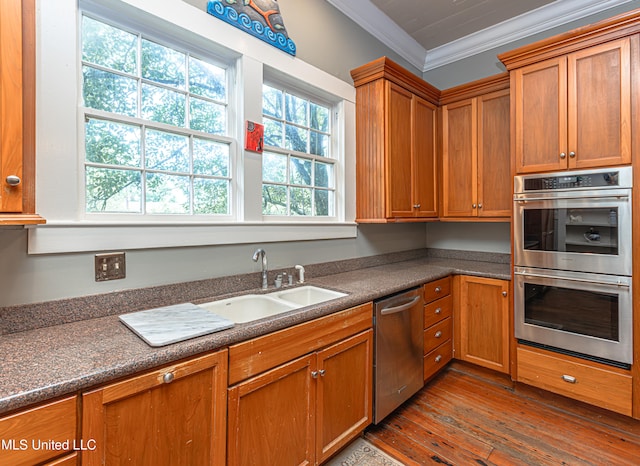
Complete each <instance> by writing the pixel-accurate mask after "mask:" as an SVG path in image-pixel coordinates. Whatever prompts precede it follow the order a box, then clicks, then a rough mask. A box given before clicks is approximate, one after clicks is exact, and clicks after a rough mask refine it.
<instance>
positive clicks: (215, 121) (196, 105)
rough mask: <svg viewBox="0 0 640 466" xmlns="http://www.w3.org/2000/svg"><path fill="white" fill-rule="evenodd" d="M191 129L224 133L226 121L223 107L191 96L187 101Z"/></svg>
mask: <svg viewBox="0 0 640 466" xmlns="http://www.w3.org/2000/svg"><path fill="white" fill-rule="evenodd" d="M189 112H190V120H191V122H190V124H189V127H190V128H191V129H195V130H197V131H204V132H205V133H211V134H225V133H226V132H227V131H226V127H227V122H226V113H225V107H224V106H223V105H218V104H214V103H211V102H207V101H205V100H200V99H196V98H195V97H192V98H191V100H190V101H189Z"/></svg>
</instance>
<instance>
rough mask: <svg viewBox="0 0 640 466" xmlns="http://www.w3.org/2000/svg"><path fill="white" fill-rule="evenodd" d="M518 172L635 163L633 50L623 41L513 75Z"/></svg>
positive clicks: (592, 48) (518, 71) (525, 69)
mask: <svg viewBox="0 0 640 466" xmlns="http://www.w3.org/2000/svg"><path fill="white" fill-rule="evenodd" d="M512 87H513V89H514V92H515V98H514V118H515V156H516V171H517V172H518V173H535V172H544V171H552V170H564V169H567V168H569V169H579V168H590V167H601V166H610V165H621V164H628V163H631V132H632V128H631V126H632V125H631V52H630V39H629V38H628V37H627V38H623V39H619V40H616V41H611V42H606V43H604V44H601V45H597V46H592V47H589V48H585V49H583V50H579V51H576V52H573V53H570V54H567V55H562V56H559V57H555V58H551V59H548V60H544V61H541V62H539V63H534V64H531V65H528V66H525V67H522V68H518V69H515V70H514V71H513V72H512Z"/></svg>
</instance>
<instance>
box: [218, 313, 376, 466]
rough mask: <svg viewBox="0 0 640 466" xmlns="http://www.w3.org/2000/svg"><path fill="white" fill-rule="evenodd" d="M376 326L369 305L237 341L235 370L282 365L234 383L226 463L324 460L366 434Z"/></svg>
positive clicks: (232, 361)
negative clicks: (252, 338)
mask: <svg viewBox="0 0 640 466" xmlns="http://www.w3.org/2000/svg"><path fill="white" fill-rule="evenodd" d="M371 325H372V307H371V304H367V305H365V306H360V307H358V308H353V309H350V310H347V311H343V312H340V313H336V314H332V315H331V316H327V317H325V318H321V319H317V320H315V321H312V322H309V323H304V324H301V325H298V326H295V327H291V328H288V329H285V330H283V331H280V332H275V333H273V334H270V335H266V336H264V337H259V338H257V339H254V340H250V341H248V342H243V343H240V344H238V345H236V346H232V347H231V348H230V368H237V367H244V368H245V370H244V373H245V374H252V373H253V372H260V371H261V369H256V368H257V367H262V365H263V363H264V365H268V364H269V362H268V361H273V362H276V361H277V365H275V366H272V367H270V368H268V369H267V370H266V371H264V372H260V373H259V374H257V375H255V376H252V377H249V378H246V380H241V381H240V382H239V383H237V384H235V385H233V386H231V387H230V388H229V398H228V399H229V408H228V429H227V432H228V446H227V455H228V463H227V464H228V465H230V466H231V465H275V464H287V465H301V464H320V463H322V462H324V461H325V460H326V459H328V458H329V457H330V456H331V455H333V454H334V453H335V452H337V451H338V450H339V449H340V448H342V447H343V446H344V445H346V444H347V443H348V442H349V441H351V440H352V439H353V438H355V437H356V436H357V435H358V434H359V433H360V432H362V431H363V430H364V428H365V427H366V426H367V425H369V424H370V422H371V418H372V416H371V414H372V370H373V361H372V359H373V331H372V330H371ZM354 332H358V333H356V334H355V335H354V334H353V333H354ZM345 335H346V336H345ZM348 335H351V336H348ZM301 344H302V346H300V345H301ZM304 347H306V348H307V350H306V352H305V354H300V352H301V351H302V348H304ZM263 348H264V351H263V350H262V349H263ZM292 357H293V358H294V359H291V358H292ZM283 359H284V360H286V362H283V361H282V360H283ZM251 361H252V362H251ZM231 377H232V379H231V380H233V378H240V377H242V373H240V372H237V371H231Z"/></svg>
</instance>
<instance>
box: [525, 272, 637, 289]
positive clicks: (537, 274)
mask: <svg viewBox="0 0 640 466" xmlns="http://www.w3.org/2000/svg"><path fill="white" fill-rule="evenodd" d="M513 274H514V275H522V276H523V277H531V278H549V279H551V280H564V281H569V282H580V283H593V284H596V285H608V286H620V287H624V288H630V285H629V284H628V283H622V282H617V283H607V282H598V281H595V280H587V279H584V278H573V277H554V276H552V275H544V274H542V273H530V272H517V271H514V272H513Z"/></svg>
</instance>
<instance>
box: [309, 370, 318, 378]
mask: <svg viewBox="0 0 640 466" xmlns="http://www.w3.org/2000/svg"><path fill="white" fill-rule="evenodd" d="M311 377H313V378H314V379H317V378H318V371H312V372H311Z"/></svg>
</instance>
